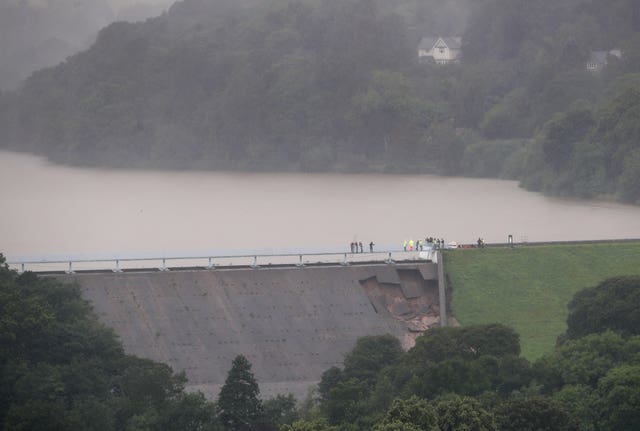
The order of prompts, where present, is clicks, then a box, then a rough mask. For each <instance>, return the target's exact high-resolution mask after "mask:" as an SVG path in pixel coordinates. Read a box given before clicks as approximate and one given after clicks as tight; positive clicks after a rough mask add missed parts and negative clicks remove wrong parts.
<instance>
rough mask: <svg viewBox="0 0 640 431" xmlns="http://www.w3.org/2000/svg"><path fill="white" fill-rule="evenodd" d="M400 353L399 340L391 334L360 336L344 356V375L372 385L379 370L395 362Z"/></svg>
mask: <svg viewBox="0 0 640 431" xmlns="http://www.w3.org/2000/svg"><path fill="white" fill-rule="evenodd" d="M402 354H403V351H402V346H401V345H400V341H399V340H398V339H397V338H396V337H394V336H393V335H389V334H387V335H371V336H366V337H361V338H359V339H358V341H357V342H356V346H355V347H354V348H353V349H352V350H351V352H349V353H348V354H347V355H346V356H345V358H344V375H345V377H346V378H356V379H358V380H360V381H363V382H365V383H366V384H367V385H369V386H373V384H375V379H376V376H377V375H378V373H379V372H380V370H382V369H383V368H385V367H387V366H389V365H394V364H396V363H397V362H398V361H399V360H400V358H401V356H402Z"/></svg>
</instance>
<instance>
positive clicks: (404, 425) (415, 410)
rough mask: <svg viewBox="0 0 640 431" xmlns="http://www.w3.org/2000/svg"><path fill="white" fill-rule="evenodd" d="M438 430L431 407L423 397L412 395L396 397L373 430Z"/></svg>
mask: <svg viewBox="0 0 640 431" xmlns="http://www.w3.org/2000/svg"><path fill="white" fill-rule="evenodd" d="M414 429H416V430H422V431H438V420H437V417H436V413H435V410H434V409H433V407H432V406H431V405H430V404H429V403H428V402H427V401H426V400H423V399H420V398H418V397H416V396H412V397H411V398H409V399H407V400H400V399H396V400H394V401H393V403H392V404H391V408H389V410H387V413H386V414H385V416H384V418H383V419H382V420H381V421H380V422H379V423H378V424H377V425H376V427H375V428H374V431H392V430H398V431H412V430H414Z"/></svg>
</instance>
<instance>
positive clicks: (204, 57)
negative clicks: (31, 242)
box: [0, 0, 640, 203]
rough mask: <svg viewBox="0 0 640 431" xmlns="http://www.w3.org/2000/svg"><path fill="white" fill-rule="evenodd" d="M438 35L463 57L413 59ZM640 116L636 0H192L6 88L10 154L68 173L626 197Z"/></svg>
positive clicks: (633, 175)
mask: <svg viewBox="0 0 640 431" xmlns="http://www.w3.org/2000/svg"><path fill="white" fill-rule="evenodd" d="M439 35H440V36H461V37H462V38H463V39H462V40H463V42H462V43H463V45H462V55H463V57H462V61H461V62H460V63H459V64H450V65H444V66H442V65H436V64H431V63H428V62H427V63H421V62H419V61H418V58H417V46H418V43H419V41H420V40H421V39H422V38H423V37H424V36H439ZM614 49H619V50H620V52H621V57H620V58H618V57H617V56H616V55H609V56H608V57H606V58H607V64H606V66H604V67H603V68H602V69H601V70H598V71H593V70H587V67H586V64H587V62H588V61H589V59H590V56H591V52H592V51H611V50H614ZM639 118H640V7H639V6H638V5H637V2H636V1H634V0H611V1H607V2H602V1H599V0H559V1H556V2H548V1H545V0H534V1H530V0H529V1H527V0H481V1H470V0H448V1H435V0H425V1H418V0H394V1H380V0H324V1H320V0H269V1H257V0H250V1H245V2H242V3H239V2H236V1H232V0H215V1H205V0H184V1H182V2H179V3H176V4H175V5H174V6H173V7H172V8H171V9H170V10H169V12H167V13H166V14H164V15H162V16H160V17H158V18H154V19H150V20H147V21H145V22H142V23H135V24H130V23H115V24H112V25H110V26H109V27H107V28H105V29H103V30H102V31H101V32H100V34H99V36H98V39H97V41H96V43H95V44H94V45H93V46H92V47H91V48H90V49H89V50H87V51H85V52H82V53H80V54H78V55H75V56H73V57H71V58H70V59H68V60H67V61H66V62H65V63H63V64H61V65H59V66H57V67H55V68H51V69H46V70H42V71H40V72H37V73H36V74H34V75H33V76H32V77H31V78H29V79H28V80H27V81H26V83H25V85H24V87H23V89H22V90H21V91H20V92H19V93H17V94H4V95H0V121H1V122H2V123H3V124H2V123H0V127H2V130H5V131H6V133H3V134H2V137H0V139H2V140H3V142H2V146H4V147H9V148H12V149H18V150H23V151H31V152H36V153H39V154H45V155H47V156H48V157H50V158H51V159H53V160H55V161H58V162H63V163H72V164H87V165H104V166H118V167H154V168H172V169H182V168H187V169H244V170H280V171H282V170H286V171H288V170H303V171H341V172H344V171H349V172H357V171H379V172H429V173H439V174H447V175H468V176H491V177H507V178H516V179H520V180H522V182H523V184H524V185H525V186H526V187H528V188H530V189H533V190H541V191H545V192H547V193H554V194H565V195H575V196H582V197H602V196H606V197H614V198H617V199H621V200H624V201H629V202H636V203H637V202H640V180H639V178H640V126H639V124H640V122H638V121H637V120H638V119H639Z"/></svg>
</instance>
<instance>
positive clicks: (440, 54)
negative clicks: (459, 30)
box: [418, 37, 462, 64]
mask: <svg viewBox="0 0 640 431" xmlns="http://www.w3.org/2000/svg"><path fill="white" fill-rule="evenodd" d="M461 47H462V38H460V37H424V38H422V40H421V41H420V44H419V45H418V60H419V61H420V62H421V63H424V62H428V61H434V62H435V63H436V64H449V63H458V62H459V61H460V57H461V54H462V52H461V50H460V48H461Z"/></svg>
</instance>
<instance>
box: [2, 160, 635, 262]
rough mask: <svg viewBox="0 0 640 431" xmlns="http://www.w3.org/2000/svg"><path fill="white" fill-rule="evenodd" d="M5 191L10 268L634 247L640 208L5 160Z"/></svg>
mask: <svg viewBox="0 0 640 431" xmlns="http://www.w3.org/2000/svg"><path fill="white" fill-rule="evenodd" d="M0 184H2V187H3V193H2V199H1V200H0V202H1V203H0V211H1V214H2V222H1V223H0V252H2V253H4V254H5V255H7V257H9V258H18V257H20V258H23V257H36V256H37V257H38V258H42V257H66V256H102V257H106V256H109V257H110V256H144V255H154V256H158V255H161V254H166V255H172V254H193V253H198V254H200V253H202V254H206V253H217V254H224V253H236V252H248V251H251V252H253V251H258V252H282V251H298V250H300V251H305V250H307V251H308V250H327V251H328V250H346V249H347V248H348V245H349V242H351V241H353V240H358V241H362V242H363V243H364V244H368V243H369V242H370V241H374V242H375V243H376V244H377V248H398V247H401V244H402V242H403V240H404V239H405V238H411V237H413V238H418V237H422V238H424V237H425V236H438V237H442V238H444V239H445V241H447V242H448V241H457V242H459V243H467V242H469V243H470V242H474V241H475V240H476V239H477V238H478V237H483V238H484V239H485V240H486V241H487V242H505V241H506V239H507V235H508V234H511V235H513V237H514V239H515V241H516V242H518V241H530V242H532V241H557V240H587V239H616V238H638V237H640V207H637V206H629V205H620V204H613V203H604V202H595V201H580V200H563V199H555V198H548V197H544V196H542V195H540V194H537V193H531V192H527V191H524V190H522V189H520V188H518V185H517V183H516V182H513V181H502V180H487V179H469V178H448V177H437V176H425V175H380V174H373V175H341V174H290V173H287V174H264V173H260V174H250V173H235V172H233V173H228V172H193V171H189V172H164V171H133V170H107V169H93V168H92V169H85V168H72V167H66V166H57V165H52V164H49V163H47V162H46V161H45V160H43V159H41V158H38V157H34V156H29V155H24V154H16V153H10V152H0Z"/></svg>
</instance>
